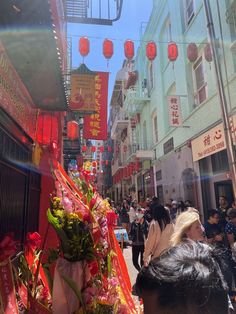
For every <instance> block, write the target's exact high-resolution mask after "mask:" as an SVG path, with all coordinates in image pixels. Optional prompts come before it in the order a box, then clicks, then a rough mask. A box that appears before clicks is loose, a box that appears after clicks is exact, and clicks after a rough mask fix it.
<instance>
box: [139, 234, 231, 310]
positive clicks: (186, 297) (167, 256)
mask: <svg viewBox="0 0 236 314" xmlns="http://www.w3.org/2000/svg"><path fill="white" fill-rule="evenodd" d="M135 288H136V292H137V294H138V296H139V297H141V298H142V299H143V303H144V314H156V313H161V314H172V313H173V314H228V288H227V284H226V283H225V281H224V279H223V275H222V272H221V270H220V267H219V264H218V262H217V256H215V253H214V250H213V249H212V248H210V247H209V246H208V245H206V244H204V243H200V242H195V241H192V240H186V241H184V242H181V243H180V244H178V245H176V246H174V247H171V248H170V249H169V250H168V251H166V252H165V253H163V254H162V255H161V256H159V257H157V258H155V259H153V260H151V262H150V263H149V264H148V266H147V267H143V268H142V269H141V271H140V272H139V274H138V276H137V280H136V287H135Z"/></svg>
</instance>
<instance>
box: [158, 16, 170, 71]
mask: <svg viewBox="0 0 236 314" xmlns="http://www.w3.org/2000/svg"><path fill="white" fill-rule="evenodd" d="M160 41H161V42H163V43H162V45H160V46H161V47H160V49H161V58H162V62H161V67H162V69H165V68H166V66H167V65H168V64H169V59H168V56H167V53H166V51H167V47H168V43H169V42H171V41H172V31H171V21H170V18H169V16H167V18H166V20H165V22H164V23H163V27H162V30H161V36H160Z"/></svg>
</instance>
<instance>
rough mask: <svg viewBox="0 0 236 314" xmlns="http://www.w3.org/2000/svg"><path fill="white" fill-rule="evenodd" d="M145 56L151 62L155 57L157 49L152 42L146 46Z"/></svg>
mask: <svg viewBox="0 0 236 314" xmlns="http://www.w3.org/2000/svg"><path fill="white" fill-rule="evenodd" d="M146 56H147V58H148V60H150V61H153V60H154V59H155V58H156V56H157V47H156V44H155V43H154V41H150V42H149V43H147V45H146Z"/></svg>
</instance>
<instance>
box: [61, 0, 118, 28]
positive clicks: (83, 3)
mask: <svg viewBox="0 0 236 314" xmlns="http://www.w3.org/2000/svg"><path fill="white" fill-rule="evenodd" d="M122 5H123V0H106V1H105V0H65V8H66V19H67V22H69V23H84V24H98V25H112V23H113V22H115V21H117V20H119V18H120V16H121V10H122Z"/></svg>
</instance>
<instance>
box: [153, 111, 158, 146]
mask: <svg viewBox="0 0 236 314" xmlns="http://www.w3.org/2000/svg"><path fill="white" fill-rule="evenodd" d="M152 130H153V140H154V143H157V142H158V129H157V115H156V114H155V115H154V116H153V118H152Z"/></svg>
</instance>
